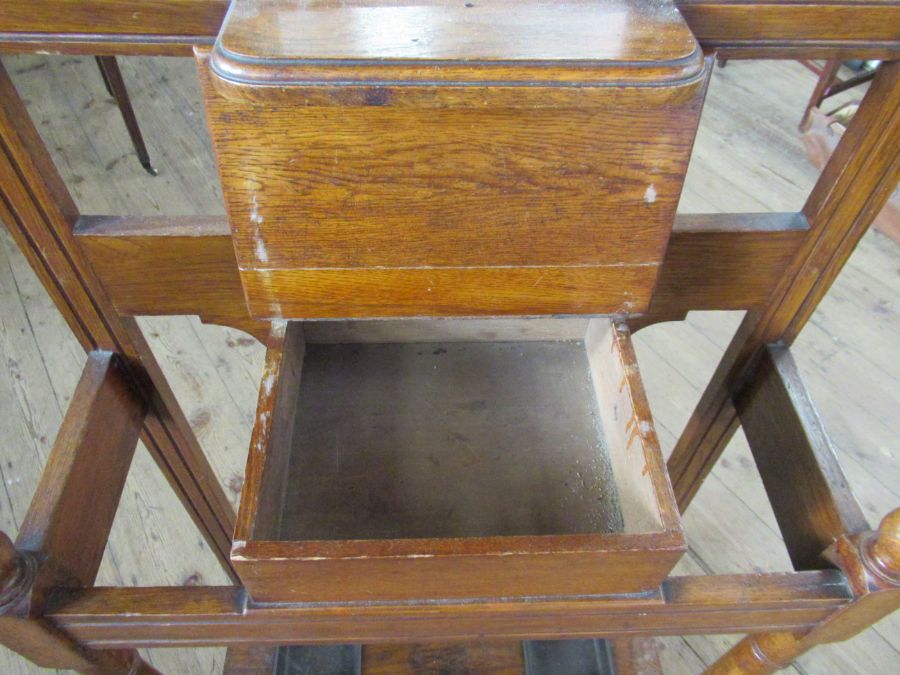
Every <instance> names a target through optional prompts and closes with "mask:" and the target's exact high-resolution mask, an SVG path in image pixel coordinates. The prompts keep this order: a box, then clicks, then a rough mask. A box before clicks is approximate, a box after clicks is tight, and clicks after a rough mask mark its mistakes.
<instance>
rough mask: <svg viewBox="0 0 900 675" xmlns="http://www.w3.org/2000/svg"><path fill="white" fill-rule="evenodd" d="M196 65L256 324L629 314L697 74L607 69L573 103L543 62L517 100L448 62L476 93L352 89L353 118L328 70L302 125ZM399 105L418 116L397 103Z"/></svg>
mask: <svg viewBox="0 0 900 675" xmlns="http://www.w3.org/2000/svg"><path fill="white" fill-rule="evenodd" d="M301 14H302V12H301ZM426 23H428V22H427V21H426ZM428 25H430V24H428ZM499 28H501V27H498V29H499ZM457 39H458V40H459V41H460V42H461V43H462V44H467V43H466V38H465V36H462V35H460V36H457ZM261 47H262V46H261ZM515 62H516V63H519V62H521V63H523V64H526V65H527V64H528V63H529V61H528V59H526V58H524V57H522V56H521V55H520V56H518V57H517V60H516V61H515ZM198 63H199V69H200V77H201V83H202V84H203V89H204V94H205V97H206V104H207V115H208V120H209V124H210V130H211V134H212V138H213V145H214V148H215V150H216V153H217V158H218V165H219V173H220V176H221V178H222V185H223V192H224V195H225V200H226V205H227V207H228V212H229V222H230V224H231V228H232V235H233V237H234V241H235V251H236V255H237V259H238V265H239V267H240V268H241V278H242V281H243V284H244V290H245V293H246V296H247V299H248V306H249V308H250V312H251V314H252V315H253V316H256V317H259V318H263V319H269V318H275V317H284V318H292V319H301V318H356V317H363V318H381V317H392V316H408V317H414V316H484V315H497V316H503V315H507V316H509V315H525V316H528V315H541V314H545V315H546V314H573V313H615V312H623V313H629V312H640V311H643V310H644V309H645V308H646V306H647V304H648V302H649V298H650V295H651V292H652V287H653V282H654V280H655V272H656V270H655V269H653V268H652V267H650V266H653V265H656V264H658V263H659V262H660V261H661V259H662V257H663V255H664V252H665V246H666V243H667V241H668V237H669V234H670V232H671V224H672V221H673V219H674V214H675V208H676V206H677V202H678V198H679V196H680V194H681V186H682V182H683V178H684V172H685V170H686V168H687V161H688V158H689V155H690V150H691V146H692V144H693V138H694V133H695V131H696V127H697V123H698V121H699V114H700V108H701V106H702V100H703V96H704V94H705V84H706V78H705V75H708V73H709V61H708V60H707V62H706V64H705V67H704V66H702V62H701V61H698V62H697V63H696V64H695V70H696V73H694V74H692V75H691V76H690V77H688V78H686V79H684V80H681V81H672V82H663V81H660V82H652V83H648V82H644V84H652V86H634V87H631V86H625V85H623V84H622V83H621V82H620V81H619V80H617V79H616V77H617V73H618V70H617V68H618V62H617V61H610V62H603V64H602V65H603V67H602V68H599V67H598V68H597V73H598V74H597V78H598V79H599V81H598V82H595V83H593V84H594V85H600V86H590V87H580V86H574V85H575V83H573V82H570V81H569V80H568V79H567V78H568V75H567V71H566V70H565V68H563V67H560V65H559V63H561V62H557V61H554V60H547V61H546V62H541V64H540V65H541V70H542V72H544V73H545V74H546V76H547V77H548V78H550V79H551V80H553V87H550V88H548V89H546V90H537V89H535V88H534V87H531V86H519V85H521V84H522V83H518V84H516V83H512V82H507V81H506V80H505V78H507V77H512V75H511V74H510V73H506V72H504V73H500V74H495V76H496V77H497V78H499V81H497V82H494V81H483V78H485V77H489V76H490V74H489V73H487V72H486V71H485V72H484V73H481V72H480V71H481V70H483V69H484V67H482V66H480V65H477V64H475V65H473V64H469V63H468V62H466V67H470V68H473V69H474V70H473V72H475V73H476V74H477V75H478V77H476V78H475V79H473V80H472V81H470V82H469V83H468V84H467V86H465V87H459V86H457V85H458V84H459V83H456V82H447V83H438V84H435V83H434V82H426V81H422V82H413V83H412V84H413V85H414V86H408V85H409V84H410V83H397V82H391V83H389V84H387V85H385V86H383V87H381V86H380V85H379V86H376V84H377V83H376V81H375V80H366V79H363V80H362V81H361V84H362V85H371V86H373V87H375V89H374V90H373V91H374V94H373V97H370V98H369V99H368V100H365V101H363V102H362V103H360V102H356V101H353V100H350V101H345V100H343V99H342V97H343V96H344V93H345V92H346V91H347V90H348V89H353V86H354V84H353V83H352V82H350V83H348V82H345V81H343V79H342V78H346V77H348V75H347V73H345V72H343V71H344V64H343V62H342V61H340V60H333V61H325V62H324V63H322V64H320V65H321V68H322V69H323V71H324V72H325V73H326V74H331V75H334V76H335V77H339V81H334V82H332V81H330V80H328V79H326V80H323V81H322V82H314V83H313V85H315V86H312V85H310V86H312V88H313V89H316V90H318V91H321V92H325V93H326V95H328V96H334V98H335V100H334V101H333V102H332V104H331V105H326V104H325V103H322V102H320V101H316V102H315V104H314V105H312V106H310V105H309V101H307V99H306V97H307V95H308V93H307V92H306V87H307V85H308V84H309V83H308V82H304V83H303V85H302V86H301V87H299V88H298V87H296V86H293V84H292V83H288V84H287V85H286V86H279V87H269V86H257V87H250V89H252V90H253V91H254V92H255V96H256V98H255V99H254V100H252V101H247V100H243V99H241V98H234V97H226V96H224V95H222V93H221V92H220V91H219V89H221V88H222V86H223V82H224V81H223V80H222V78H221V77H220V76H219V75H217V74H216V73H211V72H210V68H209V58H208V55H207V54H205V53H203V52H198ZM261 63H263V65H262V66H260V67H261V68H262V67H265V68H268V69H269V70H272V71H273V72H276V73H278V72H280V71H279V68H280V66H274V67H273V66H272V65H271V64H269V63H268V62H266V61H261ZM278 63H281V62H280V61H279V62H278ZM304 63H305V62H304V61H303V60H302V59H299V60H297V64H296V67H297V68H301V69H302V70H303V71H304V77H305V78H309V77H313V76H312V75H310V74H309V73H306V70H307V67H306V66H305V65H304ZM378 63H379V64H380V63H382V62H381V61H378ZM385 63H386V64H387V65H385V67H388V66H391V64H393V63H398V64H402V63H404V61H403V60H402V59H388V60H387V61H386V62H385ZM413 63H414V64H415V65H417V67H418V66H421V67H422V68H425V67H426V66H428V67H429V68H431V69H432V70H433V68H432V67H431V66H429V63H430V62H429V61H428V60H427V59H424V58H422V59H416V60H413ZM454 63H455V62H452V61H451V62H450V63H448V64H447V67H452V66H453V64H454ZM574 63H577V64H578V65H579V66H580V67H583V68H588V67H589V66H592V65H593V62H591V63H587V62H582V61H580V60H576V61H574ZM654 63H655V62H653V61H649V62H647V64H643V63H642V64H640V65H642V66H643V65H646V66H647V67H648V68H652V66H653V64H654ZM626 65H627V64H626ZM378 67H379V68H381V65H379V66H378ZM391 67H392V66H391ZM426 70H427V69H426ZM441 70H443V66H442V68H441ZM432 79H433V78H432ZM651 79H652V78H651ZM607 80H608V81H607ZM225 84H226V85H227V84H228V83H225ZM357 84H360V83H357ZM513 84H516V86H507V85H513ZM526 84H527V83H526ZM443 85H446V86H443ZM414 90H422V91H424V92H426V93H427V95H428V96H430V97H432V98H433V99H434V100H433V101H432V102H430V103H426V102H423V101H422V100H417V101H415V102H410V101H407V100H405V99H403V100H401V96H400V94H401V93H402V96H404V97H406V96H408V95H409V92H410V91H414ZM464 91H467V92H468V93H467V94H466V96H467V97H468V98H466V99H465V100H462V99H460V98H459V97H460V95H461V92H464ZM351 98H352V97H351ZM643 267H650V268H649V269H638V268H643ZM613 268H615V269H613ZM619 268H621V269H619Z"/></svg>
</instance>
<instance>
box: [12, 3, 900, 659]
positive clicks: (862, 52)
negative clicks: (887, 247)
mask: <svg viewBox="0 0 900 675" xmlns="http://www.w3.org/2000/svg"><path fill="white" fill-rule="evenodd" d="M136 7H140V9H141V10H142V11H140V12H136V10H135V8H136ZM680 8H681V10H682V12H683V14H684V16H685V18H686V19H687V21H688V24H689V25H690V27H691V29H692V31H693V32H694V34H695V36H696V37H697V38H698V40H699V41H700V43H701V44H702V45H703V46H704V48H706V49H707V50H709V51H718V52H719V54H720V55H723V56H726V57H728V58H730V59H734V58H790V59H795V58H826V57H828V58H878V59H883V60H885V61H886V62H887V63H886V64H885V66H884V67H883V68H882V70H881V72H879V74H878V76H877V78H876V80H875V82H874V83H873V85H872V87H871V89H870V92H869V94H868V96H867V97H866V99H865V101H864V104H863V106H862V107H861V109H860V111H859V113H858V114H857V116H856V118H855V119H854V122H853V125H852V126H851V128H850V129H849V130H848V132H847V133H846V134H845V136H844V138H843V139H842V141H841V144H840V146H839V147H838V149H837V150H836V152H835V153H834V155H833V157H832V159H831V161H830V163H829V165H828V167H827V168H826V169H825V171H824V172H823V174H822V176H821V178H820V180H819V182H818V184H817V185H816V187H815V188H814V190H813V192H812V194H811V195H810V197H809V199H808V201H807V203H806V205H805V206H804V208H803V210H802V211H801V212H800V213H798V214H775V215H770V216H752V215H749V216H748V215H738V214H721V215H718V216H703V217H700V216H680V217H679V218H678V220H677V221H676V227H675V230H674V232H673V235H672V238H671V241H670V243H669V247H668V250H667V252H666V255H665V258H664V260H663V263H662V269H661V273H660V278H659V280H658V283H657V287H656V291H655V293H654V296H653V300H652V304H651V306H650V309H649V310H648V311H647V312H646V313H644V314H643V315H640V316H622V317H620V319H621V320H623V321H625V322H627V323H628V324H630V326H631V328H632V329H633V330H637V329H638V328H640V327H642V326H645V325H649V324H651V323H654V322H658V321H669V320H678V319H681V318H683V317H684V315H685V314H686V312H687V311H690V310H693V309H745V310H748V313H747V316H746V318H745V320H744V322H743V323H742V325H741V327H740V328H739V330H738V332H737V333H736V335H735V337H734V340H733V341H732V344H731V346H730V348H729V349H728V351H727V352H726V354H725V357H724V358H723V360H722V362H721V364H720V366H719V368H718V370H717V372H716V374H715V375H714V377H713V379H712V381H711V383H710V385H709V387H708V389H707V391H706V393H705V394H704V396H703V398H702V400H701V402H700V404H699V406H698V408H697V410H696V412H695V413H694V415H693V417H692V419H691V421H690V422H689V424H688V426H687V428H686V429H685V431H684V434H683V435H682V438H681V440H680V442H679V443H678V445H677V447H676V449H675V452H674V453H673V455H672V457H671V458H670V460H669V464H668V471H669V475H670V477H671V480H672V486H673V488H674V492H675V496H676V498H677V501H678V506H679V508H680V510H681V511H684V510H685V509H686V508H687V506H688V505H689V503H690V501H691V499H692V498H693V496H694V494H695V493H696V491H697V490H698V489H699V487H700V484H701V483H702V480H703V478H704V477H705V476H706V475H707V474H708V472H709V470H710V469H711V468H712V466H713V464H714V463H715V461H716V460H717V459H718V457H719V455H720V454H721V452H722V451H723V449H724V447H725V445H726V444H727V442H728V440H729V439H730V437H731V435H732V434H733V433H734V431H735V430H736V429H737V426H738V425H739V424H741V425H742V426H743V428H744V431H745V433H746V434H747V437H748V440H749V441H750V443H751V448H752V450H753V454H754V458H755V460H756V462H757V465H758V466H759V468H760V473H761V475H762V477H763V481H764V484H765V487H766V490H767V492H768V495H769V498H770V501H771V503H772V507H773V510H774V512H775V514H776V518H777V520H778V523H779V526H780V528H781V530H782V534H783V536H784V540H785V543H786V546H787V548H788V551H789V553H790V555H791V560H792V562H793V563H794V566H795V568H796V571H795V572H793V573H788V574H762V575H732V576H722V575H716V576H709V577H671V578H669V579H667V580H665V581H664V582H663V583H662V584H661V585H660V587H659V589H658V590H657V591H656V592H654V593H650V594H640V595H630V596H629V595H625V596H622V595H617V596H610V597H587V598H585V597H570V596H563V595H560V596H557V597H551V598H542V599H540V600H533V601H526V600H503V601H501V600H493V601H475V602H448V603H441V604H440V605H438V606H436V607H435V606H428V605H422V604H417V603H415V602H406V603H385V604H379V603H368V604H365V605H364V606H359V605H355V604H351V603H347V604H343V605H342V604H340V603H337V604H333V605H327V606H323V605H320V604H309V603H295V604H279V605H269V606H256V605H251V604H248V603H247V601H246V595H245V593H244V592H243V590H242V588H241V586H240V585H235V586H231V587H178V588H95V587H93V580H94V576H95V574H96V570H97V565H98V564H99V559H100V556H101V554H102V551H103V547H104V545H105V541H106V537H107V535H108V531H109V526H110V524H111V522H112V517H113V515H114V512H115V509H116V505H117V502H118V495H119V493H120V491H121V488H122V485H123V481H124V476H125V474H126V473H127V470H128V465H129V462H130V457H131V453H132V452H133V449H134V444H135V442H136V439H137V437H138V435H140V436H141V438H142V439H143V440H144V441H145V443H146V445H147V446H148V448H149V449H150V450H151V452H152V453H153V455H154V458H155V459H156V461H157V463H158V464H159V466H160V468H161V469H162V470H163V472H164V474H165V475H166V477H167V478H168V479H169V481H170V483H171V484H172V485H173V487H174V489H175V490H176V492H177V494H178V495H179V496H180V497H181V499H182V501H183V503H184V504H185V506H186V508H187V509H188V511H189V513H190V514H191V515H192V517H193V518H194V520H195V522H196V523H197V525H198V527H199V528H200V530H201V532H202V533H203V534H204V536H205V537H206V538H207V541H208V542H209V543H210V546H211V548H212V549H213V550H214V551H215V552H216V553H217V554H218V556H219V559H220V560H221V562H222V564H223V565H224V566H225V567H226V569H227V570H229V571H231V570H232V567H231V560H230V557H229V551H230V548H231V541H230V540H231V533H232V532H233V528H234V522H233V521H234V515H233V514H232V513H231V511H230V508H229V506H228V502H227V500H226V498H225V496H224V495H223V494H222V492H221V490H220V488H218V483H217V481H216V480H215V478H214V476H213V475H212V472H211V470H210V468H209V465H208V463H207V462H206V460H205V458H204V457H203V455H202V452H201V451H200V449H199V446H198V444H197V442H196V440H195V439H194V437H193V435H192V432H191V430H190V427H189V425H188V424H187V421H186V419H185V418H184V415H183V414H182V413H181V411H180V409H179V408H178V406H177V404H176V403H175V401H174V397H173V396H172V393H171V391H170V389H169V387H168V385H167V384H166V382H165V379H164V378H163V376H162V374H161V371H160V369H159V367H158V366H157V364H156V362H155V361H154V359H153V357H152V355H151V354H150V351H149V349H148V348H147V345H146V343H145V342H144V340H143V338H142V336H141V334H140V331H139V330H138V329H137V325H136V323H135V321H134V319H133V316H135V315H142V314H197V315H199V316H200V317H201V318H203V319H204V320H206V321H209V322H212V323H221V324H223V325H230V326H234V327H239V328H242V329H244V330H247V331H248V332H251V333H252V334H254V335H257V336H259V337H261V338H262V339H267V336H268V326H267V325H265V323H264V322H260V321H258V320H255V319H252V318H251V317H250V316H249V314H248V313H247V309H246V305H245V302H244V296H243V292H242V289H241V285H240V280H239V279H238V276H237V267H236V264H235V259H234V253H233V249H232V245H231V240H230V237H229V234H228V229H227V227H225V225H224V223H223V222H222V221H221V220H219V219H215V218H167V219H164V220H154V219H143V218H127V217H121V218H109V217H105V218H99V217H92V216H87V215H81V214H78V213H77V210H76V209H75V207H74V205H73V204H72V201H71V199H70V198H69V196H68V194H67V192H66V189H65V186H64V185H63V184H62V181H61V180H60V179H59V176H58V174H57V173H56V170H55V168H54V167H53V165H52V163H51V162H50V160H49V156H48V154H47V152H46V150H45V149H44V148H43V146H42V144H41V142H40V140H39V138H38V136H37V134H36V132H35V130H34V128H33V126H32V125H31V123H30V121H29V119H28V117H27V114H26V113H25V111H24V107H23V106H22V104H21V102H20V101H19V99H18V97H17V95H16V93H15V91H14V89H13V87H12V86H11V84H10V82H9V80H8V78H6V76H5V74H4V75H3V76H2V80H0V150H2V154H0V196H2V200H0V219H2V220H3V222H4V223H6V224H7V226H8V227H9V228H10V230H11V232H12V233H13V236H14V237H15V238H16V240H17V242H18V243H19V245H20V246H21V247H22V249H23V251H24V252H25V254H26V256H27V257H28V258H29V261H30V262H31V264H32V266H33V267H34V269H35V270H36V271H37V273H38V274H39V276H40V278H41V280H42V281H43V282H44V284H45V286H46V287H47V289H48V291H49V292H50V294H51V296H52V297H53V299H54V300H55V302H56V303H57V305H58V307H59V308H60V310H61V311H62V313H63V315H64V316H65V317H66V319H67V321H68V322H69V325H70V326H71V328H72V330H73V332H74V333H75V334H76V336H77V337H78V338H79V340H80V341H81V343H82V344H83V346H84V347H85V349H86V351H88V352H89V353H90V355H89V358H88V364H87V366H86V368H85V373H84V376H83V379H82V382H81V384H80V385H79V387H78V390H77V392H76V395H75V397H74V398H73V404H72V406H71V408H70V410H69V413H68V414H67V416H66V421H65V423H64V426H63V428H62V429H61V431H60V434H59V437H58V439H57V443H56V445H55V447H54V451H53V454H52V457H51V460H50V463H49V464H48V468H47V471H46V472H45V475H44V478H43V479H42V481H41V483H40V485H39V487H38V492H37V494H36V496H35V499H34V501H33V504H32V508H31V509H30V511H29V514H28V517H27V518H26V521H25V523H24V524H23V527H22V532H21V533H20V535H19V537H18V539H17V542H16V543H15V545H13V544H12V543H11V542H9V541H8V540H3V541H0V550H2V554H0V573H2V576H3V595H2V606H3V612H4V614H3V616H2V618H0V641H2V642H3V643H4V644H6V645H7V646H9V647H11V648H12V649H14V650H16V651H18V652H19V653H21V654H23V655H24V656H26V657H27V658H29V659H31V660H32V661H34V662H35V663H38V664H40V665H44V666H48V667H59V668H72V669H76V670H81V671H90V670H99V671H102V672H107V671H108V672H131V671H137V670H140V669H142V668H146V666H145V665H144V664H142V663H141V662H140V660H139V658H138V657H137V656H136V653H135V652H134V651H133V650H134V649H135V648H139V647H145V646H154V647H159V646H178V645H197V646H199V645H229V646H234V647H239V646H240V647H251V646H254V645H257V646H264V645H280V644H299V643H353V642H357V643H359V642H361V643H374V642H392V641H393V642H422V641H428V640H441V639H443V640H446V639H454V640H465V639H475V638H481V637H492V638H498V639H502V638H506V639H527V638H532V637H537V636H540V637H542V638H548V637H560V638H563V637H579V636H584V637H605V638H611V639H617V640H619V639H632V638H637V637H650V636H653V635H664V634H689V633H704V632H729V633H735V632H746V633H749V634H750V637H748V638H747V639H745V640H744V641H742V642H741V643H739V644H738V645H737V646H736V647H735V648H734V649H732V650H731V651H730V652H729V653H728V654H726V655H725V656H723V658H722V659H721V660H720V661H719V662H718V663H717V664H715V665H714V666H713V667H712V669H711V670H712V671H713V672H772V671H774V670H776V669H777V668H778V667H780V666H783V665H785V664H787V663H789V662H790V661H791V660H793V659H794V658H796V657H797V656H798V655H799V654H801V653H802V652H803V651H805V650H807V649H809V648H811V647H813V646H814V645H816V644H819V643H823V642H830V641H835V640H841V639H844V638H847V637H849V636H851V635H853V634H854V633H856V632H858V631H859V630H861V629H862V628H864V627H866V626H868V625H870V624H871V623H873V622H874V621H876V620H877V619H878V618H880V617H882V616H884V615H886V614H888V613H890V612H891V611H893V610H894V609H896V608H897V607H898V605H900V581H898V576H900V553H898V546H900V543H898V542H900V534H898V527H900V523H898V521H900V514H898V512H896V511H895V512H894V513H893V514H891V515H888V516H887V517H886V518H885V520H884V521H883V522H882V523H881V525H880V527H878V528H877V529H875V530H871V528H870V527H869V525H868V524H867V523H866V522H865V519H864V518H863V516H862V515H861V513H860V510H859V507H858V506H857V505H856V503H855V501H854V500H853V497H852V495H851V494H850V493H849V491H848V488H847V485H846V481H845V479H844V478H843V475H842V473H841V470H840V468H839V466H838V465H837V463H836V461H835V459H834V457H833V453H832V451H831V448H830V447H829V445H828V442H827V439H826V437H825V436H824V433H823V432H822V429H821V426H820V423H819V421H818V418H817V417H816V416H815V414H814V412H813V411H812V408H811V404H810V402H809V399H808V396H807V395H806V394H805V391H804V390H803V387H802V383H801V382H800V381H799V378H798V377H797V373H796V370H795V368H794V366H793V363H792V360H791V357H790V351H789V345H790V344H791V342H793V340H794V339H795V338H796V336H797V334H798V333H799V331H800V329H801V328H802V326H803V325H804V323H805V322H806V320H807V319H808V318H809V316H810V315H811V313H812V311H813V309H814V308H815V306H816V304H817V302H818V301H819V300H820V299H821V297H822V296H823V295H824V293H825V291H826V290H827V288H828V287H829V285H830V284H831V282H832V281H833V279H834V278H835V276H836V275H837V273H838V271H839V270H840V268H841V266H842V265H843V263H844V261H845V260H846V259H847V257H848V256H849V254H850V252H851V251H852V250H853V248H854V246H855V244H856V242H857V241H858V240H859V238H860V237H861V236H862V234H863V233H864V232H865V229H866V228H867V226H868V225H869V223H870V222H871V220H872V219H873V218H874V216H875V215H877V213H878V212H879V210H880V209H881V207H882V205H883V204H884V202H885V200H886V199H887V198H888V196H889V195H890V194H891V192H892V190H893V189H894V187H895V185H896V183H897V180H898V177H900V152H898V150H900V147H898V144H900V86H898V85H900V82H898V80H900V65H898V64H897V63H895V62H892V59H894V60H895V59H897V56H898V54H900V36H898V26H900V5H898V4H897V3H891V2H871V3H870V4H868V5H859V4H858V3H853V4H849V3H848V4H843V3H840V2H819V3H815V4H813V3H810V4H805V3H791V4H786V3H741V2H728V3H720V2H706V1H703V0H700V1H695V2H683V3H680ZM225 9H226V8H225V3H222V2H205V1H203V0H193V1H188V0H159V1H156V2H144V3H134V2H120V1H116V0H106V1H101V0H96V1H95V2H82V3H78V6H77V7H76V5H75V4H73V3H68V2H63V1H62V0H55V1H54V0H43V1H40V2H33V3H30V4H29V5H28V8H27V9H24V10H23V9H20V8H19V7H18V4H17V3H8V4H7V5H5V6H4V7H2V8H0V46H2V48H3V50H4V51H42V50H50V51H56V52H64V53H83V54H91V55H93V54H103V53H108V54H117V55H121V54H169V55H172V54H174V55H184V56H188V55H189V54H190V51H191V49H192V47H193V46H196V45H208V44H210V43H211V42H212V40H213V39H214V37H215V36H216V35H217V33H218V31H219V24H220V22H221V20H222V16H223V14H224V11H225ZM751 13H752V16H753V17H754V19H755V20H754V21H752V22H749V21H747V17H748V16H750V15H751ZM95 17H102V21H97V20H96V18H95ZM122 247H128V248H129V249H131V250H132V251H133V253H132V257H131V259H130V261H129V264H128V265H127V266H125V265H121V266H120V265H117V263H118V262H119V256H118V254H117V251H119V250H121V248H122ZM161 270H164V272H165V273H161ZM98 429H102V433H101V432H98ZM98 475H100V476H102V477H103V480H102V482H99V483H98V482H97V481H96V476H98ZM86 486H89V487H86ZM100 487H102V490H101V489H99V488H100ZM87 491H89V492H90V496H91V500H90V503H85V500H84V495H85V493H86V492H87ZM98 492H99V493H100V494H98ZM74 533H77V536H75V535H74ZM231 574H232V577H233V578H234V579H235V582H236V583H237V584H239V582H238V579H237V575H235V574H234V573H233V571H232V572H231Z"/></svg>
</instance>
